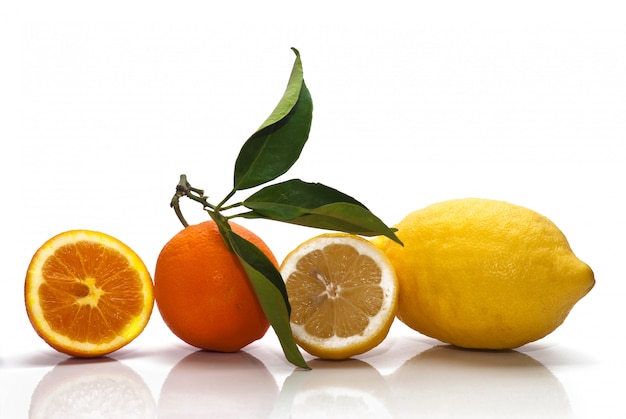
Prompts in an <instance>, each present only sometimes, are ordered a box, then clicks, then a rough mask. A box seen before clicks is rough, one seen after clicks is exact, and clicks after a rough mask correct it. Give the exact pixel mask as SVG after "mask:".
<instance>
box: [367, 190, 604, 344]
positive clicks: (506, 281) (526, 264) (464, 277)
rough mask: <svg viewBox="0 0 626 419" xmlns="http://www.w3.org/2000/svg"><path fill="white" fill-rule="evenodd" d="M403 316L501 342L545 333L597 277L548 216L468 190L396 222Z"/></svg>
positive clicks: (429, 331)
mask: <svg viewBox="0 0 626 419" xmlns="http://www.w3.org/2000/svg"><path fill="white" fill-rule="evenodd" d="M395 227H396V228H398V232H397V235H398V237H399V238H400V240H402V242H403V243H404V247H401V246H398V245H397V244H395V243H393V242H392V241H391V240H388V239H386V238H376V239H374V240H373V243H374V244H375V245H377V246H378V247H379V248H380V249H381V250H383V251H384V252H385V254H386V255H387V256H388V257H389V259H390V260H391V262H392V264H393V266H394V268H395V270H396V273H397V275H398V280H399V282H400V294H399V300H398V315H397V316H398V318H399V319H400V320H401V321H402V322H404V323H405V324H407V325H408V326H409V327H411V328H413V329H415V330H417V331H418V332H420V333H422V334H424V335H427V336H430V337H433V338H436V339H438V340H441V341H443V342H447V343H451V344H454V345H457V346H460V347H466V348H475V349H504V348H515V347H519V346H522V345H524V344H526V343H528V342H532V341H535V340H538V339H541V338H543V337H544V336H546V335H548V334H549V333H551V332H552V331H554V330H555V329H556V328H557V327H558V326H559V325H561V324H562V323H563V321H564V320H565V318H566V317H567V315H568V313H569V312H570V310H571V309H572V307H573V306H574V304H575V303H576V302H577V301H578V300H580V299H581V298H582V297H583V296H585V295H586V294H587V293H588V292H589V291H590V290H591V289H592V288H593V286H594V284H595V279H594V275H593V271H592V270H591V268H590V267H589V266H588V265H587V264H585V263H584V262H582V261H581V260H579V259H578V258H577V257H576V256H575V255H574V253H573V252H572V250H571V248H570V246H569V243H568V242H567V239H566V238H565V236H564V235H563V233H562V232H561V231H560V230H559V229H558V228H557V226H556V225H554V223H553V222H552V221H550V220H549V219H548V218H546V217H545V216H543V215H541V214H538V213H536V212H534V211H532V210H530V209H527V208H524V207H521V206H517V205H513V204H510V203H506V202H502V201H495V200H488V199H477V198H467V199H458V200H451V201H445V202H441V203H437V204H434V205H431V206H429V207H426V208H424V209H421V210H417V211H415V212H413V213H411V214H409V215H408V216H406V217H405V218H404V219H403V220H402V221H401V222H400V223H398V224H397V225H396V226H395Z"/></svg>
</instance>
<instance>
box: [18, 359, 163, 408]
mask: <svg viewBox="0 0 626 419" xmlns="http://www.w3.org/2000/svg"><path fill="white" fill-rule="evenodd" d="M155 411H156V408H155V403H154V398H153V397H152V393H151V392H150V389H149V388H148V387H147V386H146V384H145V383H144V381H143V380H142V379H141V377H140V376H139V375H138V374H137V373H136V372H135V371H133V370H132V369H131V368H129V367H128V366H126V365H124V364H122V363H121V362H119V361H116V360H114V359H111V358H106V357H105V358H95V359H89V360H84V359H78V358H71V359H68V360H65V361H62V362H60V363H58V364H57V365H56V366H55V367H54V368H53V369H52V370H51V371H50V372H48V373H47V374H46V375H45V376H44V377H43V378H42V379H41V381H40V382H39V384H38V385H37V387H36V388H35V391H34V392H33V394H32V396H31V403H30V410H29V417H30V418H46V419H48V418H87V417H112V418H113V417H120V418H122V417H123V418H132V417H141V418H144V417H154V414H155Z"/></svg>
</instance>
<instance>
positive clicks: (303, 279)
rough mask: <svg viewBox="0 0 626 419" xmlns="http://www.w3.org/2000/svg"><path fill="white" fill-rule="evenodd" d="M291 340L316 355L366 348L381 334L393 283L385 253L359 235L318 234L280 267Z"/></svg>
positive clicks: (389, 315) (392, 306) (393, 298)
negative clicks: (287, 297)
mask: <svg viewBox="0 0 626 419" xmlns="http://www.w3.org/2000/svg"><path fill="white" fill-rule="evenodd" d="M281 274H282V275H283V278H284V279H285V285H286V287H287V294H288V296H289V302H290V304H291V327H292V331H293V334H294V338H295V340H296V342H297V343H298V344H299V345H300V346H301V347H302V348H303V349H304V350H306V351H307V352H309V353H311V354H312V355H315V356H319V357H321V358H329V359H342V358H349V357H351V356H353V355H357V354H360V353H363V352H366V351H368V350H370V349H372V348H374V347H375V346H377V345H378V344H379V343H380V342H382V340H383V339H384V338H385V337H386V336H387V333H388V332H389V328H390V327H391V324H392V322H393V319H394V316H395V313H396V304H397V297H398V283H397V279H396V276H395V272H394V270H393V268H392V266H391V264H390V262H389V261H388V260H387V258H386V256H385V255H384V254H382V252H380V250H378V249H377V248H376V247H375V246H373V245H372V244H371V243H370V242H368V241H367V240H365V239H362V238H360V237H358V236H354V235H349V234H343V233H338V234H322V235H320V236H317V237H314V238H313V239H311V240H309V241H307V242H305V243H303V244H302V245H300V246H299V247H298V248H297V249H296V250H294V251H293V252H291V253H290V254H289V255H288V256H287V257H286V258H285V261H284V262H283V264H282V266H281Z"/></svg>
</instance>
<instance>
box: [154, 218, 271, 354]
mask: <svg viewBox="0 0 626 419" xmlns="http://www.w3.org/2000/svg"><path fill="white" fill-rule="evenodd" d="M230 225H231V228H232V230H233V231H234V232H235V233H237V234H238V235H240V236H241V237H243V238H245V239H246V240H248V241H250V242H252V243H253V244H254V245H256V246H257V247H258V248H259V249H260V250H261V251H262V252H263V253H264V254H265V255H266V256H267V257H268V258H269V259H270V261H272V263H273V264H274V265H275V266H276V267H278V263H277V261H276V258H275V257H274V255H273V254H272V252H271V250H270V249H269V248H268V247H267V245H266V244H265V243H264V242H263V241H262V240H261V239H260V238H259V237H258V236H256V235H255V234H254V233H252V232H250V231H249V230H247V229H245V228H244V227H242V226H240V225H237V224H235V223H232V222H231V223H230ZM154 294H155V299H156V303H157V307H158V309H159V312H160V313H161V317H162V318H163V320H164V322H165V324H166V325H167V326H168V327H169V328H170V330H171V331H172V332H173V333H174V334H175V335H176V336H178V337H179V338H180V339H182V340H183V341H185V342H186V343H188V344H190V345H192V346H195V347H198V348H201V349H205V350H211V351H219V352H236V351H238V350H240V349H241V348H243V347H244V346H246V345H248V344H250V343H251V342H254V341H255V340H258V339H260V338H261V337H263V336H264V335H265V333H266V332H267V329H268V328H269V322H268V320H267V318H266V317H265V314H264V313H263V309H262V308H261V305H260V303H259V301H258V299H257V297H256V294H255V293H254V289H253V287H252V284H251V283H250V281H249V280H248V277H247V275H246V272H245V270H244V268H243V266H242V265H241V263H240V262H239V259H238V258H237V256H235V255H234V254H233V253H232V252H230V250H229V249H228V248H227V247H226V244H225V243H224V241H223V239H222V237H221V236H220V234H219V231H218V228H217V225H216V224H215V222H213V221H205V222H202V223H200V224H196V225H193V226H189V227H186V228H185V229H183V230H182V231H180V232H179V233H178V234H176V235H175V236H174V237H173V238H172V239H171V240H170V241H169V242H168V243H167V244H166V245H165V246H164V247H163V249H162V250H161V253H160V254H159V257H158V259H157V263H156V269H155V274H154Z"/></svg>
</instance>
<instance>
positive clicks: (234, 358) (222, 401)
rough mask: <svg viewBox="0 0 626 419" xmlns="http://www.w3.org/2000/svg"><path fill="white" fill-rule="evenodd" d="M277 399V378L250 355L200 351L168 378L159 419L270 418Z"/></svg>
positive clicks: (181, 363) (176, 368) (164, 386)
mask: <svg viewBox="0 0 626 419" xmlns="http://www.w3.org/2000/svg"><path fill="white" fill-rule="evenodd" d="M277 397H278V386H277V384H276V380H275V379H274V376H273V375H272V374H271V373H270V372H269V371H268V370H267V368H266V367H265V365H264V364H263V363H262V362H261V361H259V360H258V359H257V358H255V357H254V356H252V355H250V354H249V353H247V352H244V351H241V352H236V353H217V352H205V351H197V352H194V353H192V354H190V355H187V356H186V357H184V358H183V359H182V360H181V361H179V362H178V363H177V364H176V365H175V366H174V367H173V368H172V370H171V371H170V372H169V374H168V375H167V378H166V379H165V382H164V383H163V387H162V388H161V394H160V396H159V402H158V417H159V418H229V417H241V416H242V415H243V417H247V418H267V417H268V415H269V413H270V412H271V410H272V407H273V405H274V403H275V401H276V398H277Z"/></svg>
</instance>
